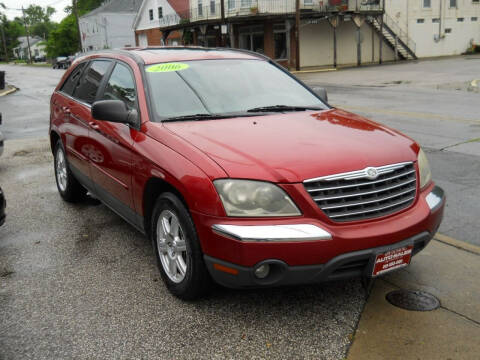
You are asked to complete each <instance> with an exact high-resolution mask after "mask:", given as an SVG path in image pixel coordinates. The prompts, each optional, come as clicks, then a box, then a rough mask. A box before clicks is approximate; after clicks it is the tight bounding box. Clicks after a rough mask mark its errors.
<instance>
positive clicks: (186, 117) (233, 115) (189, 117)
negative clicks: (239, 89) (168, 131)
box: [161, 112, 256, 122]
mask: <svg viewBox="0 0 480 360" xmlns="http://www.w3.org/2000/svg"><path fill="white" fill-rule="evenodd" d="M246 116H256V115H255V114H250V112H247V113H245V112H239V113H224V114H205V113H202V114H192V115H183V116H173V117H169V118H166V119H163V120H161V121H162V122H164V121H200V120H215V119H230V118H236V117H246Z"/></svg>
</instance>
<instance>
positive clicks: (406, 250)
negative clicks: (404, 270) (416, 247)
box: [372, 245, 413, 276]
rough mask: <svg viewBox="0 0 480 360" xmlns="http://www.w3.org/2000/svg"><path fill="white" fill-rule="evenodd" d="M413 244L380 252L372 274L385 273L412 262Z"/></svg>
mask: <svg viewBox="0 0 480 360" xmlns="http://www.w3.org/2000/svg"><path fill="white" fill-rule="evenodd" d="M412 250H413V245H408V246H405V247H401V248H398V249H395V250H390V251H387V252H385V253H383V254H378V255H377V257H376V258H375V265H374V266H373V272H372V276H377V275H381V274H384V273H386V272H388V271H391V270H395V269H398V268H401V267H404V266H407V265H408V264H410V259H411V258H412Z"/></svg>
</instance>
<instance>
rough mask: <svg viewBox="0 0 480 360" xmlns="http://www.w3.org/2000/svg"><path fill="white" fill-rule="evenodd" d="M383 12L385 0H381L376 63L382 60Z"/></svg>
mask: <svg viewBox="0 0 480 360" xmlns="http://www.w3.org/2000/svg"><path fill="white" fill-rule="evenodd" d="M384 14H385V0H383V1H382V16H381V18H380V36H379V39H380V40H379V41H380V44H379V45H378V63H379V64H381V63H382V62H383V59H382V55H383V54H382V53H383V18H384V16H385V15H384Z"/></svg>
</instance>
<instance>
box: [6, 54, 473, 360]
mask: <svg viewBox="0 0 480 360" xmlns="http://www.w3.org/2000/svg"><path fill="white" fill-rule="evenodd" d="M479 66H480V58H475V57H468V58H463V57H458V58H450V59H444V60H438V61H423V62H418V63H405V64H399V65H388V66H383V67H368V68H362V69H350V70H341V71H337V72H321V73H300V74H298V76H299V77H300V78H301V79H302V80H304V81H305V82H306V83H307V84H309V85H315V86H319V85H320V86H325V87H326V88H327V90H328V92H329V98H330V102H331V104H333V105H335V106H338V107H341V108H344V109H346V110H349V111H352V112H357V113H360V114H362V115H366V116H368V117H370V118H372V119H374V120H376V121H379V122H382V123H384V124H386V125H389V126H391V127H394V128H396V129H398V130H401V131H403V132H404V133H406V134H407V135H409V136H411V137H413V138H415V139H416V140H418V141H419V142H420V144H421V145H422V146H424V147H425V149H426V150H427V155H428V156H429V159H430V162H431V167H432V171H433V176H434V179H435V180H436V182H437V183H438V184H439V185H440V186H442V187H443V188H444V189H445V190H446V192H447V197H448V205H447V208H446V213H445V220H444V222H443V224H442V226H441V228H440V233H442V234H445V235H446V236H449V237H451V238H454V239H459V240H463V241H466V242H469V243H471V244H476V245H480V237H479V236H478V214H480V202H479V201H478V199H479V196H480V178H479V177H478V174H479V173H480V161H479V160H480V115H479V112H478V103H479V96H480V94H478V93H476V92H472V91H468V85H467V84H469V83H470V82H471V81H472V80H474V79H475V78H476V77H477V78H478V77H480V74H479V73H478V68H479ZM0 70H5V71H6V72H7V82H9V83H10V84H13V85H15V86H17V87H18V88H19V91H17V92H16V93H14V94H11V95H8V96H5V97H0V111H1V112H2V113H3V116H4V117H3V118H4V124H3V125H2V126H1V128H0V129H1V130H2V131H3V132H4V134H5V135H6V138H7V141H6V144H5V153H4V155H3V156H2V158H0V186H1V187H2V188H3V189H4V191H5V193H6V197H7V222H6V223H5V225H4V226H2V227H1V228H0V349H1V350H0V351H1V352H0V359H3V358H6V359H10V358H12V359H14V358H15V359H16V358H19V359H20V358H36V359H42V358H45V359H53V358H113V357H115V358H167V359H172V358H175V359H180V358H285V357H288V358H316V359H343V358H345V356H346V352H347V351H348V348H349V345H350V343H351V341H352V338H353V336H354V333H355V329H356V326H357V323H358V320H359V318H360V314H361V312H362V309H363V307H364V305H365V299H366V292H365V290H364V289H363V288H362V286H361V283H360V281H359V280H351V281H341V282H334V283H329V284H323V285H317V286H304V287H292V288H279V289H269V290H249V291H234V290H229V289H224V288H221V287H217V288H215V289H214V291H213V293H212V294H211V296H210V297H208V298H206V299H204V300H202V301H199V302H195V303H186V302H182V301H180V300H178V299H176V298H175V297H173V296H172V295H170V294H169V293H168V291H167V290H166V288H165V287H164V285H163V283H162V281H161V279H160V276H159V273H158V270H157V268H156V265H155V258H154V254H153V252H152V248H151V245H150V243H149V241H148V240H147V239H146V238H145V237H143V236H142V235H141V234H139V233H138V232H136V231H135V230H134V229H133V228H132V227H130V226H129V225H128V224H127V223H125V222H124V221H123V220H122V219H120V218H119V217H118V216H117V215H115V214H114V213H113V212H111V211H110V210H108V209H107V208H106V207H105V206H103V205H101V204H98V203H97V202H96V201H94V200H90V201H88V202H86V203H84V204H80V205H71V204H67V203H65V202H63V201H62V200H61V199H60V197H59V195H58V193H57V189H56V185H55V179H54V174H53V165H52V159H53V158H52V155H51V153H50V150H49V144H48V138H47V132H48V118H49V108H48V106H49V95H50V94H51V92H52V90H53V88H54V86H55V85H56V84H57V82H58V80H59V78H60V77H61V75H62V73H63V71H62V70H52V69H49V68H34V67H27V66H13V65H8V66H7V65H0ZM457 89H459V90H457ZM379 151H381V150H379ZM402 271H406V270H402ZM412 276H415V274H413V275H412Z"/></svg>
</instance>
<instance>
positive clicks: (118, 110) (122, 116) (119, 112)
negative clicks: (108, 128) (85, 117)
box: [92, 100, 138, 125]
mask: <svg viewBox="0 0 480 360" xmlns="http://www.w3.org/2000/svg"><path fill="white" fill-rule="evenodd" d="M92 117H93V118H94V119H95V120H102V121H110V122H115V123H122V124H130V125H137V122H138V114H137V111H136V110H135V109H133V110H128V109H127V106H126V105H125V103H124V102H123V101H121V100H100V101H95V102H94V103H93V105H92Z"/></svg>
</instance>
